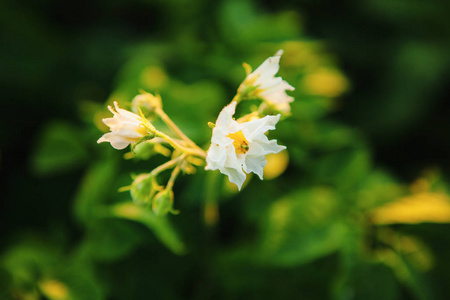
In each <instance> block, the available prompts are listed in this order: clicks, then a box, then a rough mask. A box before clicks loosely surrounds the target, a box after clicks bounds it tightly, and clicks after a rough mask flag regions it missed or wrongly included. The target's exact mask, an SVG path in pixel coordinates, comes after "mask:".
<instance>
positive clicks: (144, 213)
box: [104, 202, 186, 254]
mask: <svg viewBox="0 0 450 300" xmlns="http://www.w3.org/2000/svg"><path fill="white" fill-rule="evenodd" d="M104 215H105V216H112V217H116V218H123V219H127V220H132V221H135V222H138V223H141V224H142V225H144V226H146V227H148V228H149V229H150V230H152V231H153V232H154V233H155V235H156V237H157V238H158V239H159V240H160V241H161V242H162V243H163V244H164V245H165V246H166V247H167V248H169V249H170V250H171V251H172V252H174V253H175V254H183V253H184V252H185V251H186V249H185V245H184V243H183V242H182V241H181V239H180V237H179V236H178V233H177V232H176V231H175V228H174V227H173V226H172V224H171V223H170V222H169V219H168V217H166V216H156V215H155V214H154V213H153V212H152V211H150V210H149V209H147V208H145V207H142V206H138V205H136V204H134V203H131V202H129V203H120V204H116V205H113V206H111V207H109V208H106V209H105V211H104Z"/></svg>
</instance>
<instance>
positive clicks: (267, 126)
mask: <svg viewBox="0 0 450 300" xmlns="http://www.w3.org/2000/svg"><path fill="white" fill-rule="evenodd" d="M236 104H237V102H236V101H233V102H231V103H230V104H229V105H227V106H226V107H224V108H223V110H222V111H221V112H220V114H219V117H218V118H217V121H216V124H215V127H214V129H213V134H212V138H211V146H210V148H209V150H208V153H207V156H206V163H207V164H206V167H205V169H206V170H219V171H220V172H221V173H222V174H224V175H227V176H228V178H229V180H230V181H231V182H232V183H234V184H236V185H237V186H238V188H239V190H240V189H241V187H242V184H243V183H244V181H245V178H246V175H245V173H250V172H253V173H255V174H256V175H258V176H259V178H260V179H261V180H262V179H263V169H264V166H265V165H266V163H267V161H266V158H265V155H267V154H269V153H278V152H280V151H282V150H284V149H286V147H285V146H279V145H277V140H270V141H269V139H268V138H267V136H266V135H265V132H267V131H268V130H273V129H275V124H276V123H277V122H278V120H279V119H280V115H277V116H265V117H264V118H261V119H258V120H254V121H249V122H244V123H241V124H240V123H238V122H237V121H235V120H234V119H233V115H234V113H235V110H236ZM244 172H245V173H244Z"/></svg>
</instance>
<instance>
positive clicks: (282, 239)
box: [258, 187, 346, 266]
mask: <svg viewBox="0 0 450 300" xmlns="http://www.w3.org/2000/svg"><path fill="white" fill-rule="evenodd" d="M337 200H338V199H337V198H336V195H335V194H334V193H333V191H331V190H329V189H326V188H320V187H317V188H310V189H305V190H300V191H298V192H295V193H293V194H291V195H289V196H286V197H285V198H282V199H280V200H277V201H276V202H275V203H274V204H273V205H272V206H271V207H270V208H269V211H268V215H267V216H266V217H265V218H264V219H263V220H262V221H263V226H264V227H265V231H264V234H263V236H262V244H261V248H260V256H259V257H258V259H259V260H260V261H261V262H264V263H268V264H276V265H283V266H291V265H296V264H302V263H305V262H308V261H311V260H314V259H317V258H319V257H321V256H324V255H327V254H330V253H332V252H333V251H336V250H337V249H338V248H339V247H340V246H341V240H342V237H343V235H344V234H345V232H346V228H345V226H344V225H343V224H342V223H341V222H340V221H339V215H338V203H337Z"/></svg>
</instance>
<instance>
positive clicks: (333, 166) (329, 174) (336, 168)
mask: <svg viewBox="0 0 450 300" xmlns="http://www.w3.org/2000/svg"><path fill="white" fill-rule="evenodd" d="M316 168H317V169H316V174H317V177H318V180H320V181H323V182H326V183H334V184H335V185H336V187H339V189H347V188H351V187H352V186H354V185H355V184H357V183H358V182H360V181H361V180H363V179H364V177H365V176H367V174H368V172H369V170H370V156H369V154H368V153H367V151H366V150H365V149H363V148H356V149H345V150H340V151H336V152H332V153H330V154H328V155H326V156H325V157H323V158H322V159H320V160H319V161H318V163H317V165H316Z"/></svg>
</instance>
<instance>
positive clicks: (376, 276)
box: [333, 261, 400, 300]
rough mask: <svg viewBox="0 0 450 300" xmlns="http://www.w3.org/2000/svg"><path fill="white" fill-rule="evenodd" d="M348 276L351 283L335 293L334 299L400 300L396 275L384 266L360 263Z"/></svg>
mask: <svg viewBox="0 0 450 300" xmlns="http://www.w3.org/2000/svg"><path fill="white" fill-rule="evenodd" d="M348 276H349V278H348V280H349V281H348V282H347V283H346V284H345V285H343V286H340V287H339V288H338V289H337V290H336V291H335V294H334V297H333V299H335V300H345V299H354V300H379V299H383V300H396V299H399V296H400V293H399V286H398V283H397V282H396V280H395V276H394V273H393V272H392V271H391V269H390V268H388V267H386V266H385V265H384V264H381V263H367V262H362V261H359V262H358V263H356V264H355V265H354V267H353V268H352V269H351V270H350V273H349V274H348Z"/></svg>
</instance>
